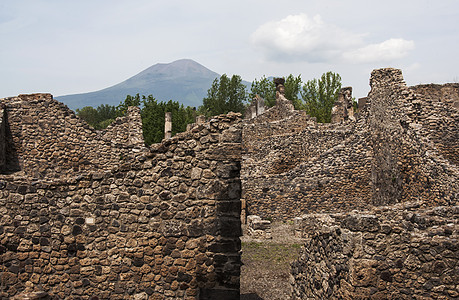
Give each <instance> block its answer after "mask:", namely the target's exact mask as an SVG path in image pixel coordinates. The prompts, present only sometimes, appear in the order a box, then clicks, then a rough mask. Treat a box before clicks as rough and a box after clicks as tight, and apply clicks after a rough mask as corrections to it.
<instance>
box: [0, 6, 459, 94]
mask: <svg viewBox="0 0 459 300" xmlns="http://www.w3.org/2000/svg"><path fill="white" fill-rule="evenodd" d="M458 20H459V1H458V0H432V1H431V0H396V1H394V0H385V1H373V0H347V1H341V0H319V1H315V0H300V1H289V0H283V1H271V0H264V1H261V0H243V1H239V0H232V1H215V0H203V1H200V0H195V1H179V0H168V1H157V0H125V1H121V0H78V1H70V0H28V1H27V0H14V1H13V0H0V70H1V71H0V97H8V96H15V95H18V94H21V93H35V92H49V93H52V94H53V95H54V96H61V95H67V94H75V93H84V92H91V91H96V90H100V89H103V88H106V87H109V86H112V85H115V84H117V83H119V82H121V81H124V80H126V79H128V78H129V77H131V76H133V75H135V74H137V73H139V72H141V71H142V70H144V69H146V68H148V67H150V66H151V65H154V64H156V63H169V62H173V61H175V60H178V59H184V58H187V59H193V60H195V61H197V62H198V63H200V64H202V65H204V66H205V67H207V68H209V69H211V70H212V71H215V72H217V73H219V74H224V73H225V74H227V75H232V74H237V75H240V76H241V77H242V78H243V79H244V80H247V81H253V79H255V78H257V79H259V78H261V77H262V76H288V75H289V74H293V75H295V76H298V75H301V78H302V79H303V81H307V80H310V79H313V78H319V77H320V76H321V75H322V74H323V73H325V72H328V71H332V72H335V73H338V74H340V75H341V78H342V83H343V86H352V87H353V89H354V90H353V95H354V96H355V97H356V98H360V97H364V96H366V95H367V93H368V92H369V89H370V88H369V85H368V83H369V78H370V73H371V71H372V70H373V69H377V68H382V67H394V68H399V69H402V71H403V74H404V78H405V81H406V82H407V84H408V85H416V84H421V83H446V82H459V59H458V53H459V51H458V50H459V21H458ZM174 100H175V99H174Z"/></svg>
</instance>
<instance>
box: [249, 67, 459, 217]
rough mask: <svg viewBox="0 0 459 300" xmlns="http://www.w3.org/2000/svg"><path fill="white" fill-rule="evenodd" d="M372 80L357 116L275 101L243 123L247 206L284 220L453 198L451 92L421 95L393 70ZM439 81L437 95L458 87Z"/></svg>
mask: <svg viewBox="0 0 459 300" xmlns="http://www.w3.org/2000/svg"><path fill="white" fill-rule="evenodd" d="M370 84H371V91H370V93H369V95H368V97H367V98H366V101H365V102H366V105H365V106H363V107H361V108H360V109H359V110H360V111H359V113H358V115H357V119H356V121H355V122H354V121H352V119H349V120H348V121H345V120H340V123H337V124H316V123H315V122H314V121H313V120H311V119H310V118H308V117H307V116H302V115H301V112H297V111H294V110H292V109H290V110H288V109H279V108H277V109H276V108H275V107H274V108H271V109H269V110H268V111H266V112H265V113H264V114H263V115H261V116H258V117H256V118H254V119H251V120H249V122H247V123H245V125H244V129H243V145H244V156H243V165H242V171H241V176H242V180H243V207H244V208H245V210H246V214H247V215H250V214H254V215H258V216H261V217H262V218H272V219H284V220H286V219H293V218H294V217H296V216H298V215H301V214H304V213H312V212H336V211H350V210H352V209H364V208H366V207H367V206H368V205H375V206H378V205H387V204H393V203H398V202H405V201H413V200H417V199H422V200H424V201H426V203H429V205H432V206H435V205H449V204H451V203H455V202H456V201H457V198H458V189H459V186H458V184H459V183H458V177H459V172H458V169H457V165H456V160H457V157H458V155H457V153H456V152H457V149H458V145H457V143H458V142H457V141H458V140H459V139H458V138H457V137H458V134H459V133H458V132H459V130H458V128H457V123H458V121H459V120H458V111H457V109H456V108H455V107H454V105H452V104H451V103H452V100H451V101H449V100H448V101H446V100H438V99H437V101H436V103H435V105H433V104H432V105H430V104H428V103H429V102H428V101H427V100H426V99H428V97H427V96H424V94H428V92H424V94H421V93H420V92H418V93H415V91H414V90H415V89H413V88H408V87H407V86H406V84H405V82H404V80H403V76H402V73H401V71H400V70H396V69H390V68H389V69H379V70H375V71H373V72H372V75H371V79H370ZM446 87H447V89H446V90H447V91H448V92H444V93H443V94H442V95H443V96H444V95H445V94H448V95H449V94H450V95H451V98H452V99H456V98H457V95H456V94H455V93H456V92H457V90H455V89H454V90H452V91H451V87H449V85H446ZM418 89H419V90H422V89H420V88H418ZM440 90H441V88H440ZM345 91H346V90H345ZM434 94H435V93H434ZM443 96H442V97H443ZM429 97H431V98H432V97H434V98H435V97H436V96H429ZM455 97H456V98H455ZM429 99H430V98H429ZM431 102H433V100H432V101H431ZM450 102H451V103H450ZM281 103H283V102H281ZM284 107H288V106H286V105H284ZM271 110H273V111H280V112H283V113H270V112H271ZM286 112H288V113H286ZM435 116H440V117H435ZM341 122H342V123H341Z"/></svg>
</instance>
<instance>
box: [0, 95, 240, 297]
mask: <svg viewBox="0 0 459 300" xmlns="http://www.w3.org/2000/svg"><path fill="white" fill-rule="evenodd" d="M45 103H47V104H45ZM8 105H11V106H10V108H11V112H12V113H11V115H12V118H11V120H17V121H20V119H19V116H21V118H22V120H24V123H23V128H24V130H25V132H29V130H32V129H31V128H34V129H35V130H37V132H35V133H33V134H34V138H37V139H38V141H37V143H39V144H38V146H40V147H41V148H39V149H38V150H40V151H45V152H46V151H48V150H46V149H45V148H44V145H48V144H45V143H46V141H55V140H58V141H59V142H63V140H64V139H68V140H67V143H66V144H64V145H61V147H62V149H66V150H65V151H66V152H61V153H60V155H59V156H57V157H56V159H58V160H56V161H51V162H52V165H53V166H57V167H59V165H60V164H61V163H62V164H65V161H64V160H63V158H65V157H66V156H65V155H67V151H69V152H68V153H69V155H70V157H72V153H73V152H72V150H71V146H72V145H76V140H77V139H78V138H79V139H80V144H79V145H80V146H81V147H83V146H85V147H89V146H90V145H95V147H96V146H99V148H97V147H96V148H94V149H104V148H103V147H107V149H113V148H116V144H117V143H118V141H117V140H116V138H119V139H120V141H121V140H122V139H123V138H125V136H120V135H117V134H115V133H116V132H117V130H116V128H119V127H116V126H120V125H121V124H123V122H121V123H120V124H118V123H115V124H113V127H112V129H111V130H110V129H109V130H108V131H107V132H106V133H105V138H106V139H107V140H106V143H101V142H100V141H101V140H103V137H104V136H103V135H102V136H99V133H97V132H95V131H93V130H92V129H90V128H89V127H88V126H87V125H85V124H82V126H81V127H82V128H80V126H79V125H78V124H81V123H80V122H81V121H80V120H79V119H77V118H75V116H74V115H73V114H70V115H66V116H64V114H63V113H62V111H66V110H65V109H61V107H60V104H59V103H57V102H55V101H54V100H52V99H51V98H50V97H48V98H46V99H42V98H40V99H38V100H37V99H35V100H22V101H21V102H20V103H19V102H15V101H13V102H10V103H9V104H8ZM34 105H35V107H34ZM56 106H57V108H56ZM45 107H47V108H48V110H47V111H48V115H49V111H52V112H54V113H55V114H51V115H49V116H50V118H51V120H50V122H40V118H39V116H42V115H45V114H46V111H45V112H43V111H41V110H42V109H44V108H45ZM26 108H27V109H26ZM27 111H28V112H30V116H29V115H28V114H27V113H26V112H27ZM19 112H21V113H19ZM240 117H241V116H240V115H237V114H230V115H227V116H220V117H216V118H213V119H212V120H210V122H208V123H205V124H199V125H197V126H195V127H194V128H193V129H192V130H191V131H187V132H184V133H181V134H177V135H176V136H175V137H173V138H171V139H169V140H166V141H164V142H163V143H160V144H155V145H153V146H152V147H151V148H150V149H149V150H148V151H142V152H139V153H137V152H135V151H131V152H132V153H133V155H132V156H131V159H129V160H121V159H120V158H118V160H120V163H114V164H113V165H111V167H110V168H108V167H106V166H108V164H109V160H108V159H107V160H105V157H104V156H103V155H100V154H94V156H89V155H91V154H89V153H87V152H90V151H94V150H93V149H91V148H88V149H83V150H81V152H82V153H84V154H85V155H88V156H89V157H90V158H91V160H89V161H90V162H91V164H92V166H93V167H99V168H98V169H95V170H94V169H92V168H88V171H87V172H82V171H80V172H79V173H78V174H75V176H71V175H69V174H68V173H66V172H65V170H64V169H63V168H59V169H56V170H54V173H53V174H58V172H62V173H61V174H65V176H61V177H59V178H52V177H48V178H44V179H37V178H34V177H32V176H27V175H28V174H27V173H26V174H25V175H24V174H23V172H18V173H15V174H12V175H0V211H1V217H0V254H1V256H0V260H1V270H0V271H1V274H0V278H1V281H2V282H1V287H2V290H1V291H0V292H1V293H2V294H1V297H2V298H7V297H12V296H14V295H16V294H18V293H20V292H29V291H33V290H44V291H45V292H47V293H48V294H50V295H54V296H58V297H60V298H65V299H80V298H83V299H88V298H89V297H91V296H97V297H99V298H103V299H128V298H129V299H130V298H136V299H147V298H148V297H150V298H151V299H176V298H187V299H197V298H199V299H237V298H238V297H239V272H240V240H239V236H240V234H241V229H240V228H241V226H240V194H241V183H240V179H239V172H240V161H241V128H240V127H238V126H239V125H233V124H235V123H237V122H238V121H239V120H240ZM29 118H30V120H28V119H29ZM11 120H10V121H11ZM35 122H37V124H35ZM73 123H76V124H74V126H67V125H66V124H73ZM58 125H61V126H62V127H63V129H62V131H60V130H53V129H56V128H57V126H58ZM15 126H16V128H13V127H15ZM17 126H19V125H18V124H13V123H11V127H12V129H13V130H12V131H13V132H15V133H16V136H15V138H17V139H18V141H22V143H18V144H19V145H20V146H21V148H20V149H19V150H20V151H19V152H20V153H21V155H22V154H24V155H25V156H26V158H23V161H22V162H23V166H25V167H24V168H25V169H26V170H28V168H33V167H34V165H35V166H39V167H40V163H41V160H39V159H36V158H38V157H40V155H42V154H41V153H36V154H29V153H28V152H27V151H29V150H28V148H27V147H29V144H28V142H30V141H32V139H31V138H30V137H26V136H24V133H23V134H22V135H21V136H17V135H18V134H17V133H18V129H17ZM75 129H76V130H75ZM109 132H112V135H111V138H109V136H110V133H109ZM62 133H66V137H65V138H64V137H63V135H62ZM76 133H82V134H81V135H79V136H77V135H76ZM41 136H44V137H43V138H42V137H41ZM90 137H93V138H94V139H96V141H94V140H89V138H90ZM99 137H101V139H99ZM114 137H116V138H114ZM20 138H22V139H20ZM112 138H113V139H114V140H110V139H112ZM42 139H43V140H44V141H43V142H40V141H41V140H42ZM85 139H86V140H85ZM132 141H133V142H132V145H133V146H134V147H133V148H131V149H136V148H135V145H138V143H137V142H136V139H133V140H132ZM49 143H50V144H49V145H54V144H53V143H51V142H49ZM109 143H113V144H115V145H113V144H109ZM56 145H57V146H58V147H60V145H58V143H57V144H56ZM100 145H102V146H100ZM55 147H56V146H55ZM68 149H70V150H68ZM79 149H81V148H79ZM73 150H74V151H75V152H78V149H73ZM49 151H58V150H56V149H53V150H49ZM107 151H108V150H107ZM120 151H121V150H120ZM47 153H49V152H47ZM120 153H122V152H120ZM27 155H30V156H27ZM61 155H64V156H61ZM96 155H100V156H96ZM115 155H119V154H118V153H116V154H115ZM76 157H78V156H76ZM97 158H100V159H101V160H102V163H100V164H97V163H96V162H97ZM29 159H30V160H31V161H32V163H30V164H29ZM54 164H55V165H54ZM45 169H46V168H45ZM45 174H50V173H49V172H46V173H45Z"/></svg>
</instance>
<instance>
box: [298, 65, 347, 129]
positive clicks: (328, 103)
mask: <svg viewBox="0 0 459 300" xmlns="http://www.w3.org/2000/svg"><path fill="white" fill-rule="evenodd" d="M340 90H341V76H339V74H337V73H333V72H327V73H324V74H323V75H322V76H321V77H320V79H312V80H308V81H307V82H306V83H305V84H304V86H303V89H302V91H301V97H302V99H303V105H304V110H306V112H307V113H308V114H309V115H310V116H312V117H316V118H317V122H320V123H330V121H331V111H332V108H333V104H334V103H335V101H336V100H337V99H338V93H339V91H340Z"/></svg>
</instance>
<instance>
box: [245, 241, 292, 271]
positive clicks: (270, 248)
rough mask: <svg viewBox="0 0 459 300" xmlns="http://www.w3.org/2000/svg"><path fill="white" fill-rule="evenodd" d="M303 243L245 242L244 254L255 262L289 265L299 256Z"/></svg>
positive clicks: (246, 258)
mask: <svg viewBox="0 0 459 300" xmlns="http://www.w3.org/2000/svg"><path fill="white" fill-rule="evenodd" d="M300 249H301V244H275V243H260V242H243V243H242V256H243V259H245V260H250V261H253V262H267V263H270V264H273V265H274V266H275V267H278V266H279V265H284V266H288V265H289V263H290V262H292V261H293V260H295V259H297V258H298V255H299V252H300Z"/></svg>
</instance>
